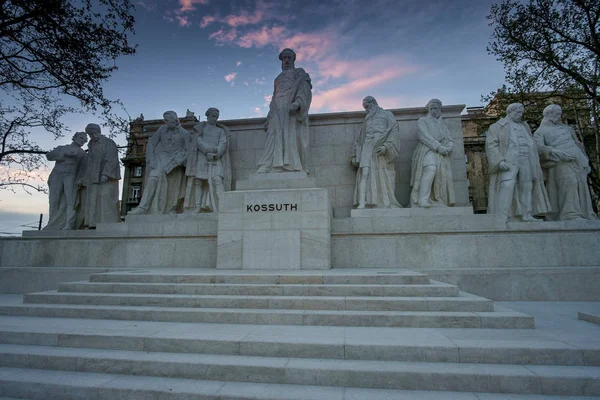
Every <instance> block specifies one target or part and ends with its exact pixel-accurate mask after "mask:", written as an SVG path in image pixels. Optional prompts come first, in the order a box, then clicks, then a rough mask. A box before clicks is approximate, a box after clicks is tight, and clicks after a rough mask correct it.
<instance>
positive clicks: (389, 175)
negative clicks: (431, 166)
mask: <svg viewBox="0 0 600 400" xmlns="http://www.w3.org/2000/svg"><path fill="white" fill-rule="evenodd" d="M363 107H364V108H365V110H367V116H366V117H365V121H364V122H363V125H362V128H361V130H360V133H359V135H358V137H357V138H356V140H355V141H354V145H353V147H352V154H351V155H350V160H351V162H352V164H353V165H354V166H356V167H358V171H357V173H356V185H355V187H354V205H357V206H358V208H366V207H367V206H368V207H371V208H396V207H402V206H401V205H400V203H399V202H398V200H396V195H395V188H396V171H395V166H394V160H395V158H396V157H398V155H399V153H400V128H399V125H398V122H397V121H396V118H395V117H394V114H392V113H391V112H389V111H386V110H384V109H383V108H381V107H379V105H378V104H377V101H376V100H375V99H374V98H373V97H372V96H367V97H365V99H364V100H363Z"/></svg>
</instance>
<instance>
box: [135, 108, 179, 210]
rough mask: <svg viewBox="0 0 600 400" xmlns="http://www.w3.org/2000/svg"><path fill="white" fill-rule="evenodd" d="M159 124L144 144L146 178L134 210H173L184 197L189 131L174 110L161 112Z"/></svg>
mask: <svg viewBox="0 0 600 400" xmlns="http://www.w3.org/2000/svg"><path fill="white" fill-rule="evenodd" d="M163 119H164V121H165V125H162V126H160V127H159V128H158V130H157V131H156V132H155V133H154V134H153V135H152V136H151V137H150V139H148V144H147V145H146V166H147V172H146V182H145V185H144V186H145V187H144V190H143V192H142V199H141V201H140V204H139V206H137V207H136V208H135V209H133V210H131V211H130V212H129V215H135V214H146V213H149V214H166V213H172V214H174V213H176V212H177V209H178V207H179V204H180V202H182V201H183V199H184V197H185V182H186V180H185V160H186V152H187V148H188V144H189V138H190V134H189V133H188V131H186V130H185V129H184V128H183V127H182V126H181V124H180V123H179V118H178V117H177V113H175V111H166V112H165V113H164V114H163Z"/></svg>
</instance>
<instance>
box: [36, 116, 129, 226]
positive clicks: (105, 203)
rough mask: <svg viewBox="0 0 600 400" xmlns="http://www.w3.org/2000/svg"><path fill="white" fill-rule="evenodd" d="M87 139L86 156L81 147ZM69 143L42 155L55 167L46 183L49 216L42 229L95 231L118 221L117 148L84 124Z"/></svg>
mask: <svg viewBox="0 0 600 400" xmlns="http://www.w3.org/2000/svg"><path fill="white" fill-rule="evenodd" d="M87 136H89V138H90V141H89V143H88V151H87V153H86V152H85V151H83V150H82V146H83V145H84V144H85V143H86V142H87V141H88V140H87ZM72 140H73V141H72V143H71V144H69V145H66V146H58V147H57V148H55V149H53V150H52V151H50V152H48V153H47V154H46V158H47V159H48V160H49V161H55V162H56V164H55V165H54V169H53V170H52V172H51V173H50V178H49V180H48V187H49V202H50V217H49V220H48V225H46V227H45V228H44V229H77V228H80V227H84V226H85V227H88V228H90V229H95V228H96V225H97V224H98V223H102V222H119V221H120V217H119V180H120V179H121V170H120V165H119V154H118V150H117V145H116V144H115V142H114V141H113V140H111V139H109V138H107V137H105V136H103V135H102V133H101V130H100V126H99V125H97V124H88V126H87V127H86V128H85V132H77V133H75V135H73V139H72Z"/></svg>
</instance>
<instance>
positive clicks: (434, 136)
mask: <svg viewBox="0 0 600 400" xmlns="http://www.w3.org/2000/svg"><path fill="white" fill-rule="evenodd" d="M427 109H428V114H427V116H426V117H422V118H419V121H418V122H417V134H418V137H419V143H418V144H417V147H416V148H415V151H414V153H413V158H412V168H411V176H410V186H411V187H412V191H411V194H410V203H411V207H424V208H428V207H446V206H454V205H455V204H456V199H455V194H454V181H453V180H452V149H453V147H454V140H453V139H452V134H451V133H450V130H449V129H448V126H447V125H446V123H445V122H444V120H443V119H442V114H441V113H442V102H441V101H440V100H438V99H431V100H430V101H429V102H428V103H427Z"/></svg>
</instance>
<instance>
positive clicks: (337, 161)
mask: <svg viewBox="0 0 600 400" xmlns="http://www.w3.org/2000/svg"><path fill="white" fill-rule="evenodd" d="M216 106H217V107H218V105H216ZM464 108H465V106H464V105H449V106H444V107H443V108H442V112H443V114H442V116H443V118H444V120H445V122H446V124H447V125H448V128H449V130H450V132H451V133H452V136H453V139H454V143H455V147H454V150H453V152H452V176H453V179H454V188H455V191H456V205H457V206H466V205H469V194H468V183H467V175H466V165H465V151H464V144H463V132H462V125H461V115H460V114H461V112H462V110H463V109H464ZM225 111H226V110H225ZM389 111H391V112H392V113H393V114H394V116H395V117H396V120H397V121H398V124H399V126H400V136H401V150H400V157H398V158H397V159H396V161H395V163H396V181H397V182H396V198H397V199H398V201H399V202H400V203H401V204H402V205H403V206H408V204H409V197H410V190H411V189H410V175H411V163H412V155H413V152H414V150H415V147H416V146H417V143H418V138H417V120H418V119H419V118H421V117H423V116H425V115H427V109H426V108H425V107H418V108H402V109H392V110H389ZM221 112H222V113H223V114H224V113H225V112H224V111H223V110H222V111H221ZM365 115H366V114H365V112H364V111H355V112H343V113H328V114H312V115H310V153H309V156H308V160H307V165H308V167H309V170H310V175H311V176H312V177H314V178H316V184H317V187H320V188H327V189H328V190H329V198H330V199H331V202H332V206H333V208H334V217H349V216H350V210H351V209H352V206H353V204H352V203H353V191H354V185H355V179H356V168H354V167H353V166H352V165H351V163H350V159H349V157H350V154H351V150H352V144H353V142H354V140H355V138H356V137H357V136H358V133H359V131H360V128H361V126H362V123H363V121H364V117H365ZM219 122H220V123H222V124H223V125H226V126H227V127H228V128H229V130H230V131H231V147H230V157H231V163H232V169H233V171H232V173H233V184H232V190H235V188H236V185H235V182H236V181H237V180H246V179H248V177H249V176H250V174H253V173H254V172H256V169H257V163H258V160H259V158H260V157H261V155H262V152H263V149H264V145H265V137H266V133H265V132H264V131H263V125H264V123H265V119H264V118H252V119H239V120H220V121H219ZM181 123H182V126H183V127H184V128H186V129H188V130H190V129H191V127H192V126H193V125H194V124H195V123H197V122H195V120H194V119H193V118H189V117H188V118H182V119H181ZM161 124H162V120H147V121H141V122H136V123H132V126H131V139H130V143H129V144H130V147H129V151H128V153H127V155H126V157H125V158H124V159H123V161H124V164H125V167H126V172H125V182H124V184H123V197H122V198H123V202H122V209H121V212H122V213H123V214H126V212H127V211H128V210H130V209H131V208H133V207H135V206H136V205H137V203H138V202H139V198H140V197H141V193H140V191H137V192H135V193H134V192H133V189H134V187H138V186H141V190H142V191H143V178H142V176H139V175H140V174H139V167H142V170H143V171H144V173H145V168H144V152H145V143H146V142H147V140H148V138H149V137H150V136H151V135H152V134H153V133H154V132H155V131H156V129H158V127H159V126H161ZM136 167H137V168H138V172H137V174H136V173H135V169H136ZM135 175H138V176H137V177H136V176H135ZM142 175H143V174H142ZM134 194H135V195H136V196H134Z"/></svg>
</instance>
